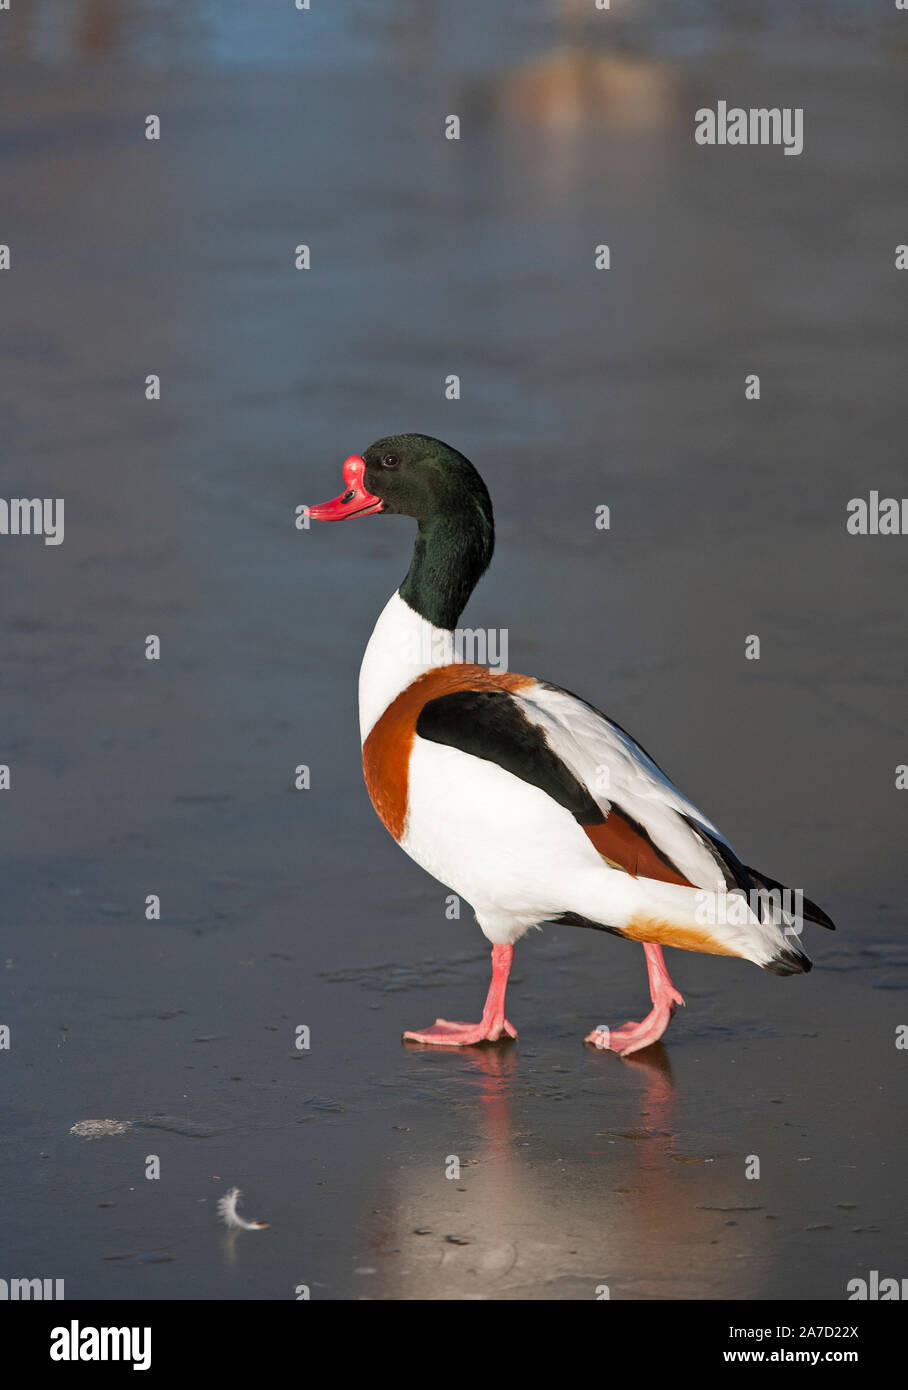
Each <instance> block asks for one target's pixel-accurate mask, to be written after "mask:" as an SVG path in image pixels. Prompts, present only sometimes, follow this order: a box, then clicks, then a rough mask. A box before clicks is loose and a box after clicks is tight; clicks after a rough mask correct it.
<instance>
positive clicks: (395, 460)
mask: <svg viewBox="0 0 908 1390" xmlns="http://www.w3.org/2000/svg"><path fill="white" fill-rule="evenodd" d="M381 466H382V468H399V467H400V455H399V454H382V460H381Z"/></svg>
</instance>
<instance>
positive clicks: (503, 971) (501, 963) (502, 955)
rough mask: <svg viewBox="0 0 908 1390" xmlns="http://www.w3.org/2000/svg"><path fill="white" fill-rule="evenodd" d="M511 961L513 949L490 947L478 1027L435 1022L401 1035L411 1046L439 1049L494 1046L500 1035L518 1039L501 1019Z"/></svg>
mask: <svg viewBox="0 0 908 1390" xmlns="http://www.w3.org/2000/svg"><path fill="white" fill-rule="evenodd" d="M513 960H514V947H513V946H493V947H492V983H491V984H490V985H489V992H488V994H487V995H486V1002H485V1007H484V1008H483V1011H482V1019H481V1020H480V1022H479V1023H449V1022H448V1020H447V1019H446V1018H436V1020H435V1022H434V1024H433V1025H432V1027H431V1028H424V1029H422V1031H421V1032H418V1033H409V1032H408V1033H404V1037H405V1038H406V1039H408V1041H410V1042H421V1043H436V1044H438V1045H439V1046H441V1047H469V1045H470V1044H471V1043H480V1042H497V1041H498V1039H499V1038H500V1037H501V1035H502V1033H506V1034H507V1035H508V1037H509V1038H516V1037H517V1029H516V1028H514V1027H512V1026H511V1024H510V1023H508V1020H507V1019H506V1018H505V1016H504V993H505V990H506V989H507V987H508V976H509V975H510V973H511V963H512V961H513Z"/></svg>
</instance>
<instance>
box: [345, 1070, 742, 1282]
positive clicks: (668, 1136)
mask: <svg viewBox="0 0 908 1390" xmlns="http://www.w3.org/2000/svg"><path fill="white" fill-rule="evenodd" d="M415 1050H417V1051H419V1052H423V1053H426V1054H429V1053H433V1054H435V1055H433V1056H432V1057H431V1059H430V1058H429V1057H427V1058H426V1061H427V1063H428V1064H429V1065H431V1066H432V1068H433V1070H436V1074H437V1076H438V1081H439V1090H440V1091H443V1096H444V1100H445V1103H446V1105H447V1113H446V1118H445V1120H444V1122H443V1123H441V1124H439V1123H438V1120H437V1117H435V1118H433V1120H432V1122H431V1124H429V1123H428V1122H427V1124H426V1128H425V1131H424V1137H422V1138H421V1139H419V1140H418V1143H419V1148H418V1151H417V1152H416V1153H415V1154H414V1155H413V1157H412V1158H411V1159H410V1160H409V1161H408V1162H405V1163H404V1165H403V1166H402V1167H401V1168H400V1169H399V1170H398V1171H397V1172H395V1173H394V1174H393V1175H392V1176H391V1177H390V1178H388V1179H386V1180H383V1182H382V1184H381V1186H380V1189H379V1191H377V1192H376V1191H374V1190H373V1192H372V1193H371V1194H370V1199H369V1202H370V1208H371V1215H370V1217H369V1219H368V1221H367V1222H366V1225H365V1230H364V1235H365V1237H366V1243H365V1245H364V1252H365V1250H366V1249H367V1250H368V1254H369V1262H370V1264H373V1265H374V1266H375V1270H376V1278H375V1282H374V1283H370V1290H369V1292H370V1293H372V1294H373V1295H375V1296H378V1297H381V1298H395V1299H398V1298H404V1299H409V1298H413V1299H421V1298H441V1299H458V1298H464V1299H473V1298H480V1299H482V1298H565V1297H566V1298H584V1297H587V1298H597V1297H599V1298H601V1297H605V1296H606V1294H605V1293H604V1292H603V1290H604V1289H606V1288H607V1289H608V1290H609V1295H608V1296H611V1297H625V1298H628V1297H660V1296H663V1297H665V1296H672V1295H673V1294H676V1293H677V1288H678V1284H679V1281H680V1282H681V1284H682V1286H683V1287H684V1288H685V1290H686V1291H687V1293H686V1296H690V1297H697V1296H701V1297H702V1296H707V1295H708V1293H709V1290H710V1289H712V1290H713V1292H714V1290H715V1287H717V1284H716V1280H717V1279H719V1280H720V1279H721V1277H722V1276H721V1270H720V1265H721V1261H722V1260H723V1259H724V1258H727V1250H724V1249H723V1241H722V1240H721V1239H720V1236H721V1233H722V1228H723V1227H724V1226H725V1225H733V1226H734V1225H737V1224H738V1223H736V1222H728V1221H726V1220H725V1218H724V1217H722V1216H718V1215H717V1214H716V1213H715V1212H711V1211H704V1210H702V1209H701V1208H702V1204H703V1203H704V1202H705V1201H707V1199H711V1198H715V1196H716V1190H715V1184H716V1181H717V1172H716V1167H715V1166H714V1158H713V1155H711V1154H709V1153H708V1152H704V1153H702V1154H692V1153H691V1152H690V1149H689V1146H688V1147H686V1148H684V1149H682V1150H681V1151H679V1149H678V1147H677V1146H678V1141H679V1125H678V1118H677V1115H676V1109H677V1108H678V1107H679V1097H678V1091H677V1087H676V1083H675V1080H674V1077H673V1072H672V1063H671V1060H670V1054H669V1051H668V1049H667V1048H665V1047H664V1046H663V1045H662V1044H661V1043H660V1044H656V1045H655V1046H653V1047H650V1048H647V1049H646V1050H645V1051H643V1052H640V1053H636V1054H634V1055H633V1056H631V1057H629V1058H627V1059H619V1058H617V1057H614V1056H612V1055H611V1054H607V1053H597V1052H596V1050H595V1049H593V1048H589V1049H587V1050H586V1052H585V1053H584V1054H583V1059H582V1060H581V1061H574V1062H573V1063H572V1064H571V1065H566V1066H564V1067H557V1068H555V1067H553V1066H551V1065H550V1062H551V1057H552V1053H551V1052H550V1051H549V1050H548V1049H546V1051H545V1054H544V1062H543V1063H540V1062H538V1061H536V1060H534V1059H533V1058H532V1056H531V1055H530V1054H529V1051H528V1049H525V1050H524V1051H522V1050H521V1046H518V1045H514V1044H506V1045H499V1046H493V1047H478V1048H471V1049H469V1051H468V1052H457V1053H455V1052H454V1050H453V1049H450V1050H446V1051H445V1054H444V1055H442V1052H441V1050H440V1049H431V1048H418V1047H417V1048H416V1049H415ZM553 1077H554V1078H555V1079H554V1080H553ZM547 1116H548V1117H551V1119H552V1123H551V1124H546V1123H545V1120H546V1117H547ZM540 1117H542V1118H541V1119H540ZM414 1133H416V1134H417V1135H418V1134H419V1131H418V1130H416V1129H415V1128H414ZM553 1136H557V1137H553ZM758 1231H760V1226H759V1225H758V1223H756V1222H754V1223H753V1224H752V1226H751V1227H750V1228H749V1229H748V1230H740V1232H739V1234H738V1235H737V1237H736V1239H737V1241H738V1242H739V1245H740V1242H741V1241H744V1242H745V1248H746V1253H747V1260H748V1263H747V1264H746V1265H744V1264H739V1265H738V1267H737V1268H738V1270H739V1271H745V1270H746V1271H747V1272H748V1274H749V1275H752V1276H753V1277H754V1278H756V1271H757V1270H758V1268H759V1267H760V1257H761V1249H762V1242H761V1241H760V1240H759V1239H758V1238H757V1239H755V1238H754V1235H753V1233H754V1232H758ZM739 1292H740V1290H739Z"/></svg>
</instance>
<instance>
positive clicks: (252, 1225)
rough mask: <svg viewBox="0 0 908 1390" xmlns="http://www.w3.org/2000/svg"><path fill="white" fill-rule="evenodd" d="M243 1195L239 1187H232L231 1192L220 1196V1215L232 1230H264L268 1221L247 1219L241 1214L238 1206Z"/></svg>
mask: <svg viewBox="0 0 908 1390" xmlns="http://www.w3.org/2000/svg"><path fill="white" fill-rule="evenodd" d="M242 1195H243V1194H242V1192H241V1191H240V1189H239V1188H238V1187H231V1189H230V1191H229V1192H225V1193H224V1195H223V1197H219V1198H218V1216H219V1217H220V1218H221V1220H222V1221H223V1223H224V1225H225V1226H227V1227H228V1229H229V1230H231V1231H264V1230H265V1229H266V1228H267V1226H268V1222H267V1221H247V1220H246V1218H245V1216H240V1214H239V1212H238V1211H237V1206H238V1204H239V1200H240V1198H241V1197H242Z"/></svg>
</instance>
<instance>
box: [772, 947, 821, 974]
mask: <svg viewBox="0 0 908 1390" xmlns="http://www.w3.org/2000/svg"><path fill="white" fill-rule="evenodd" d="M763 969H764V970H768V971H769V972H770V974H771V975H807V974H809V972H810V971H811V970H812V969H813V961H812V960H811V959H810V957H809V956H805V954H804V952H803V951H799V950H798V949H797V947H788V946H783V947H782V949H781V951H779V952H778V953H777V954H776V955H774V956H773V958H772V960H768V961H767V962H766V964H765V965H764V966H763Z"/></svg>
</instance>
